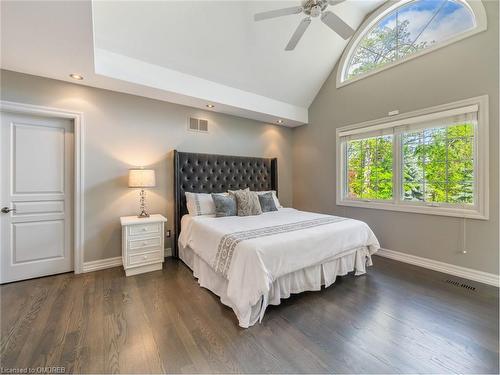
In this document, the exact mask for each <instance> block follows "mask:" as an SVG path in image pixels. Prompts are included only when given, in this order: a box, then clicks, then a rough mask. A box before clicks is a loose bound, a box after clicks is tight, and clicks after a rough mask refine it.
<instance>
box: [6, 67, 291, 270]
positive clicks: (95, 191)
mask: <svg viewBox="0 0 500 375" xmlns="http://www.w3.org/2000/svg"><path fill="white" fill-rule="evenodd" d="M1 73H2V75H1V87H2V92H1V99H2V100H9V101H15V102H21V103H27V104H34V105H42V106H50V107H58V108H67V109H72V110H76V111H81V112H83V113H84V119H85V120H84V121H85V124H84V132H85V145H84V152H85V171H84V174H85V224H84V225H85V247H84V251H85V256H84V258H85V261H91V260H96V259H102V258H109V257H115V256H119V255H121V237H120V236H121V231H120V224H119V217H120V216H124V215H133V214H135V213H136V212H137V210H138V192H137V191H136V190H135V189H128V188H127V170H128V168H130V167H132V166H141V165H143V166H150V167H153V168H154V169H155V170H156V173H157V185H158V186H157V187H156V188H155V189H150V190H149V193H148V194H149V195H148V206H149V209H150V211H151V212H155V213H161V214H163V215H166V216H167V218H168V219H169V222H168V225H167V227H168V228H172V226H173V168H172V157H173V152H172V150H174V149H177V150H181V151H193V152H205V153H219V154H230V155H231V154H232V155H244V156H265V157H277V158H278V164H279V168H278V171H279V195H280V200H281V201H282V202H283V203H284V204H285V205H291V202H292V187H291V186H292V184H291V180H292V176H291V169H292V168H291V160H292V148H291V145H292V131H291V129H287V128H284V127H278V126H274V125H266V124H262V123H258V122H255V121H251V120H246V119H242V118H238V117H233V116H227V115H222V114H217V113H214V112H207V111H202V110H199V109H194V108H189V107H184V106H180V105H176V104H170V103H165V102H161V101H156V100H152V99H146V98H142V97H138V96H132V95H126V94H120V93H116V92H112V91H107V90H101V89H95V88H91V87H85V86H82V85H77V84H71V83H66V82H62V81H56V80H51V79H46V78H41V77H35V76H30V75H25V74H19V73H14V72H9V71H2V72H1ZM190 115H194V116H200V117H202V118H206V119H208V120H209V122H210V133H209V134H200V133H193V132H188V131H187V130H186V122H187V118H188V116H190ZM166 246H167V247H168V246H169V244H166Z"/></svg>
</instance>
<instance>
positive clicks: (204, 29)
mask: <svg viewBox="0 0 500 375" xmlns="http://www.w3.org/2000/svg"><path fill="white" fill-rule="evenodd" d="M383 2H384V0H347V1H346V2H345V3H342V4H339V5H337V6H335V7H333V8H332V7H330V9H332V10H334V11H335V13H337V14H338V15H339V16H341V17H342V18H343V19H344V20H345V21H346V22H347V23H349V24H350V25H351V26H352V27H354V28H357V27H358V26H359V24H360V23H361V22H362V20H363V19H364V18H365V17H366V15H367V14H369V13H370V12H371V11H373V10H374V9H376V8H377V7H378V6H380V5H381V3H383ZM299 3H300V2H299V1H163V2H159V1H152V2H144V1H128V2H126V1H96V2H94V3H93V4H91V3H90V2H88V1H60V2H47V1H37V2H21V1H20V2H14V1H12V2H6V1H3V2H1V7H2V19H1V21H2V25H1V31H2V36H1V42H2V59H1V66H2V68H3V69H9V70H15V71H20V72H24V73H30V74H36V75H40V76H46V77H50V78H56V79H63V80H70V79H69V78H68V74H69V73H72V72H77V73H81V74H83V75H84V76H85V80H84V81H82V82H81V83H82V84H86V85H90V86H95V87H102V88H107V89H111V90H116V91H123V92H128V93H132V94H138V95H142V96H147V97H152V98H156V99H160V100H166V101H171V102H174V103H180V104H185V105H191V106H194V107H199V108H205V104H207V102H211V103H214V104H215V105H216V107H215V108H214V110H215V111H220V112H224V113H230V114H234V115H238V116H242V117H248V118H253V119H256V120H259V121H266V122H275V121H276V119H278V118H283V119H285V125H288V126H296V125H300V124H302V123H306V122H307V108H308V107H309V105H310V104H311V102H312V101H313V99H314V97H315V96H316V94H317V92H318V91H319V89H320V88H321V85H322V84H323V82H324V81H325V79H326V78H327V77H328V75H329V74H330V72H331V70H332V68H333V66H334V65H335V63H336V62H337V60H338V59H339V58H340V55H341V53H342V51H343V49H344V47H345V45H346V44H347V41H344V40H343V39H341V38H340V37H339V36H338V35H336V34H335V33H334V32H332V31H331V30H330V29H328V28H327V27H326V26H325V25H324V24H322V23H321V21H320V20H319V19H313V22H312V23H311V26H310V27H309V29H308V30H307V32H306V34H305V35H304V37H303V39H302V40H301V41H300V42H299V44H298V46H297V48H296V49H295V50H294V51H284V46H285V45H286V43H287V42H288V39H289V38H290V36H291V34H292V33H293V31H294V30H295V28H296V27H297V25H298V23H299V22H300V20H301V18H302V17H301V16H300V15H292V16H286V17H281V18H277V19H273V20H267V21H261V22H258V23H256V22H254V21H253V15H254V13H257V12H261V11H266V10H271V9H277V8H281V7H288V6H294V5H297V4H299ZM92 8H93V9H92ZM92 22H93V24H92ZM205 109H206V108H205Z"/></svg>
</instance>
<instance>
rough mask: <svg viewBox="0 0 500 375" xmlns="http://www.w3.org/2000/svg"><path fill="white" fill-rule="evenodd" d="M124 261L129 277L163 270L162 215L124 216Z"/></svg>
mask: <svg viewBox="0 0 500 375" xmlns="http://www.w3.org/2000/svg"><path fill="white" fill-rule="evenodd" d="M120 222H121V224H122V261H123V268H124V269H125V274H126V275H127V276H132V275H137V274H139V273H144V272H150V271H157V270H161V268H162V264H163V260H164V255H163V252H164V250H163V242H164V238H165V237H164V234H163V233H164V226H165V225H164V224H165V223H166V222H167V219H166V218H165V217H163V216H162V215H151V216H150V217H147V218H138V217H137V216H123V217H121V218H120Z"/></svg>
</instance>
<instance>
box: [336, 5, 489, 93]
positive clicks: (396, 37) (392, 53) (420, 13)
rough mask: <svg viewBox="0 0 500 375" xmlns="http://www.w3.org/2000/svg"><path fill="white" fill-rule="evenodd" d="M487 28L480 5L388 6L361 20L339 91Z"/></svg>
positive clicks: (344, 59) (339, 79)
mask: <svg viewBox="0 0 500 375" xmlns="http://www.w3.org/2000/svg"><path fill="white" fill-rule="evenodd" d="M485 29H486V15H485V11H484V7H483V5H482V4H481V1H470V2H467V1H465V0H413V1H409V0H402V1H398V2H389V3H388V4H386V5H385V6H382V7H381V8H380V9H379V10H378V11H376V12H375V13H374V14H373V15H372V16H371V17H369V19H368V20H367V21H365V22H364V23H363V24H362V25H361V27H360V28H359V30H358V32H357V33H356V34H355V35H354V36H353V38H352V40H351V42H350V43H349V45H348V46H347V48H346V52H344V56H343V57H342V61H341V65H340V69H339V71H338V73H337V86H342V85H343V84H346V83H348V82H351V81H354V80H357V79H360V78H362V77H366V76H367V75H370V74H373V73H375V72H378V71H380V70H382V69H385V68H388V67H390V66H394V65H396V64H398V63H401V62H403V61H406V60H408V59H411V58H413V57H416V56H420V55H421V54H423V53H426V52H430V51H431V50H434V49H436V48H439V47H442V46H444V45H447V44H450V43H452V42H456V41H457V40H460V39H463V38H465V37H468V36H470V35H472V34H475V33H477V32H480V31H483V30H485Z"/></svg>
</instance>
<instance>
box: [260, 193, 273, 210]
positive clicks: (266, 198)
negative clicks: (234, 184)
mask: <svg viewBox="0 0 500 375" xmlns="http://www.w3.org/2000/svg"><path fill="white" fill-rule="evenodd" d="M257 196H258V197H259V202H260V208H261V209H262V212H271V211H278V209H277V208H276V203H274V197H273V193H272V192H271V191H270V192H268V193H264V194H257Z"/></svg>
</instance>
